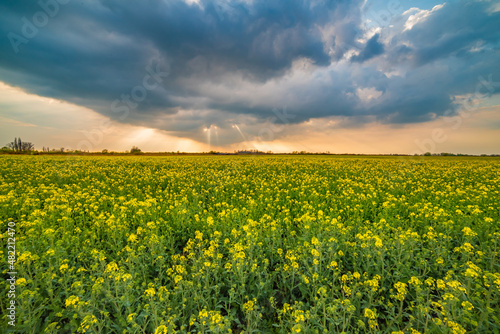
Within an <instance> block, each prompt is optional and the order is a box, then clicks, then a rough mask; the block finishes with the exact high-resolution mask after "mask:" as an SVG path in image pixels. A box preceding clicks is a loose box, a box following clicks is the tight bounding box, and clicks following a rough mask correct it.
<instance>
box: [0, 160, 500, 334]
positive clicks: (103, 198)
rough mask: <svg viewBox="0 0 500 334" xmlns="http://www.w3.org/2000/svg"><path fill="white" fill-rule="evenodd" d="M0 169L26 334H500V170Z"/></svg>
mask: <svg viewBox="0 0 500 334" xmlns="http://www.w3.org/2000/svg"><path fill="white" fill-rule="evenodd" d="M0 167H1V168H0V220H1V221H2V230H1V231H0V233H2V234H0V239H1V240H2V248H1V251H0V254H1V255H2V270H3V273H4V275H3V277H5V279H3V280H2V281H1V283H0V285H1V288H2V289H4V291H7V289H9V288H10V283H9V281H7V280H6V278H8V277H9V276H8V274H7V272H8V271H9V270H10V271H12V270H11V269H12V268H11V269H9V268H8V251H7V244H11V243H12V241H13V240H10V241H11V242H9V241H8V240H9V238H14V237H15V249H16V262H15V264H14V267H15V270H16V271H17V278H16V294H15V295H16V296H15V300H16V302H17V309H16V314H15V316H16V327H15V329H16V332H19V333H44V332H45V333H73V332H86V333H191V332H201V333H231V332H232V333H243V331H244V332H245V333H290V332H292V333H299V332H300V333H339V332H345V333H355V332H362V333H393V332H396V333H413V334H414V333H424V332H428V333H465V332H466V331H467V332H469V331H470V332H478V333H498V332H499V331H500V312H499V310H500V261H499V251H500V204H499V203H500V200H499V199H500V193H499V191H500V159H499V158H477V157H475V158H473V157H464V158H459V157H449V158H447V157H426V158H423V157H415V158H414V157H335V156H185V157H145V156H139V157H95V156H93V157H65V156H0ZM11 221H12V222H14V223H15V232H14V233H15V235H14V234H12V231H14V230H11V232H10V233H11V234H10V235H9V230H8V222H11ZM11 225H12V224H11ZM9 303H10V299H9V298H7V293H4V294H2V298H1V303H0V305H1V313H2V324H1V326H0V329H6V328H7V322H8V321H9V319H8V318H7V314H9V311H8V310H7V306H9V305H10V304H9Z"/></svg>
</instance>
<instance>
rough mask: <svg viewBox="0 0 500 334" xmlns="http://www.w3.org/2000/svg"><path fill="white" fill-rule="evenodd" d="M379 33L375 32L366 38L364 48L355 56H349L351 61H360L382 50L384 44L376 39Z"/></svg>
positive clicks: (378, 53)
mask: <svg viewBox="0 0 500 334" xmlns="http://www.w3.org/2000/svg"><path fill="white" fill-rule="evenodd" d="M378 38H379V34H375V35H374V36H373V37H372V38H370V39H369V40H368V42H367V43H366V46H365V48H364V49H363V50H362V51H361V52H360V53H359V54H358V55H356V56H353V57H351V61H353V62H357V63H362V62H364V61H367V60H369V59H372V58H373V57H375V56H378V55H380V54H382V53H383V52H384V45H382V44H381V43H379V41H378Z"/></svg>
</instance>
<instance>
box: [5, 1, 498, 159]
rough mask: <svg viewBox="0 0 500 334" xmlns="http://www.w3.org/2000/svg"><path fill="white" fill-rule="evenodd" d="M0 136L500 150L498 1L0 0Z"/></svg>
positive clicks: (194, 148) (217, 145)
mask: <svg viewBox="0 0 500 334" xmlns="http://www.w3.org/2000/svg"><path fill="white" fill-rule="evenodd" d="M0 35H1V38H0V147H1V146H3V145H5V144H7V143H9V142H11V141H13V140H14V137H21V138H22V140H24V141H31V142H33V143H34V144H35V147H36V149H39V150H41V149H42V147H50V148H51V149H52V148H61V147H64V148H66V149H80V150H85V151H100V150H102V149H108V150H113V151H126V150H129V149H130V148H131V147H132V146H138V147H140V148H141V149H142V150H143V151H161V152H165V151H167V152H170V151H184V152H206V151H210V150H216V151H226V152H232V151H235V150H246V149H258V150H262V151H273V152H292V151H308V152H331V153H366V154H390V153H404V154H422V153H424V152H432V153H439V152H452V153H467V154H483V153H484V154H498V153H500V145H499V143H500V94H499V93H500V66H498V63H499V60H500V2H498V1H488V0H468V1H447V2H442V1H429V0H427V1H411V0H391V1H381V0H363V1H361V0H360V1H356V0H354V1H341V0H338V1H319V0H310V1H306V0H300V1H299V0H274V1H269V0H197V1H196V0H149V1H140V2H137V1H121V0H89V1H75V0H39V1H31V0H22V1H15V2H14V1H3V2H0Z"/></svg>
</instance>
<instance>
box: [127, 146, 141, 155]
mask: <svg viewBox="0 0 500 334" xmlns="http://www.w3.org/2000/svg"><path fill="white" fill-rule="evenodd" d="M130 153H131V154H140V153H142V151H141V149H140V148H138V147H137V146H132V148H131V149H130Z"/></svg>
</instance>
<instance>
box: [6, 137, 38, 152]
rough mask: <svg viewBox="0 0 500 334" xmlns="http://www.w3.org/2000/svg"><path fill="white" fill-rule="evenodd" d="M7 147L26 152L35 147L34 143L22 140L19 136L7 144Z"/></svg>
mask: <svg viewBox="0 0 500 334" xmlns="http://www.w3.org/2000/svg"><path fill="white" fill-rule="evenodd" d="M7 147H8V148H10V149H11V150H13V151H16V152H28V151H33V150H34V149H35V145H34V144H33V143H31V142H29V141H27V142H23V141H22V140H21V138H14V141H13V142H10V143H8V144H7Z"/></svg>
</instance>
